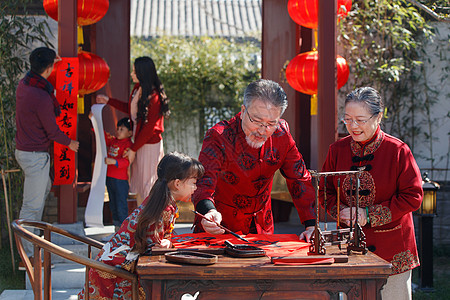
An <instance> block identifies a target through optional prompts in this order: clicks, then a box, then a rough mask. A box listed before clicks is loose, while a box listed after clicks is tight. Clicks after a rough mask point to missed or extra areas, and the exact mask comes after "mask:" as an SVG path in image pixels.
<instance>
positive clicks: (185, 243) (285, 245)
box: [172, 232, 310, 257]
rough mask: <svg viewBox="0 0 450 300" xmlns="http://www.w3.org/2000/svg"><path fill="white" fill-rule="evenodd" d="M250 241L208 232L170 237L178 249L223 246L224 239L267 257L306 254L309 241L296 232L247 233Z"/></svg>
mask: <svg viewBox="0 0 450 300" xmlns="http://www.w3.org/2000/svg"><path fill="white" fill-rule="evenodd" d="M245 238H246V239H247V240H249V241H250V243H245V242H243V241H241V240H240V239H238V238H236V237H234V236H233V235H231V234H221V235H211V234H209V233H205V232H202V233H186V234H181V235H177V236H173V237H172V243H173V246H174V247H175V248H179V249H199V248H205V247H206V248H223V247H225V241H226V240H228V241H230V242H231V243H232V244H235V245H237V244H245V245H251V246H256V247H259V248H262V249H264V251H265V252H266V255H267V256H269V257H275V256H276V257H280V256H283V257H288V256H307V255H308V254H307V253H308V251H309V245H310V244H309V243H307V242H304V241H300V240H299V239H298V235H296V234H270V235H269V234H248V235H246V236H245Z"/></svg>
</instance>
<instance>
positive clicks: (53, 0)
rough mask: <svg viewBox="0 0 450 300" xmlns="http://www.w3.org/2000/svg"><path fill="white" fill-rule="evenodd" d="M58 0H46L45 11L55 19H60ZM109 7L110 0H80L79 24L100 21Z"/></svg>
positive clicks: (78, 2)
mask: <svg viewBox="0 0 450 300" xmlns="http://www.w3.org/2000/svg"><path fill="white" fill-rule="evenodd" d="M58 1H59V0H44V3H43V5H44V9H45V12H46V13H47V14H48V15H49V16H50V17H51V18H52V19H53V20H55V21H58ZM108 8H109V0H78V1H77V24H78V25H79V26H85V25H91V24H94V23H97V22H98V21H100V20H101V19H102V18H103V17H104V16H105V14H106V12H107V11H108Z"/></svg>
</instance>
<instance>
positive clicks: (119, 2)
mask: <svg viewBox="0 0 450 300" xmlns="http://www.w3.org/2000/svg"><path fill="white" fill-rule="evenodd" d="M94 39H95V43H91V49H93V48H92V47H95V48H94V49H95V53H96V54H97V55H98V56H100V57H102V58H103V59H104V60H105V61H106V62H107V63H108V66H109V68H110V71H111V75H110V78H109V81H108V84H107V85H106V86H105V87H104V88H102V89H101V90H100V91H99V92H98V93H101V94H106V95H108V96H111V97H114V98H116V99H119V100H122V101H124V102H128V97H129V95H130V1H123V0H110V1H109V8H108V12H107V13H106V15H105V16H104V17H103V18H102V19H101V20H100V21H99V22H97V23H96V24H95V37H94ZM124 116H126V115H125V114H123V113H121V112H120V111H118V110H116V109H114V108H112V107H111V106H109V105H107V106H106V107H105V108H104V109H103V124H104V128H105V130H106V131H109V132H115V129H116V122H117V120H119V119H120V118H123V117H124Z"/></svg>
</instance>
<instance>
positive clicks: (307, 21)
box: [288, 0, 352, 29]
mask: <svg viewBox="0 0 450 300" xmlns="http://www.w3.org/2000/svg"><path fill="white" fill-rule="evenodd" d="M351 8H352V0H338V1H337V15H338V17H339V18H340V19H342V18H344V17H346V16H347V14H348V12H349V11H350V9H351ZM318 12H319V3H318V0H289V2H288V13H289V16H290V17H291V18H292V20H294V22H295V23H297V24H299V25H301V26H303V27H308V28H311V29H316V28H317V25H318V19H319V18H318Z"/></svg>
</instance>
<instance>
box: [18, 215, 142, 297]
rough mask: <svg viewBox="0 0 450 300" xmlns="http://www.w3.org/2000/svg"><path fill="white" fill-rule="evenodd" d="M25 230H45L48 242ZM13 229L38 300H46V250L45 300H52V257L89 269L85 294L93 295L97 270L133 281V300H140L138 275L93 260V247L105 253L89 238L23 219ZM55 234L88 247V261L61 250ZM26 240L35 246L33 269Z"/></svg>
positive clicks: (100, 245)
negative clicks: (91, 286) (91, 283)
mask: <svg viewBox="0 0 450 300" xmlns="http://www.w3.org/2000/svg"><path fill="white" fill-rule="evenodd" d="M23 226H27V227H34V228H39V229H41V230H43V231H44V238H41V237H39V236H37V235H36V234H34V233H32V232H30V231H28V230H27V229H25V228H24V227H23ZM12 227H13V230H14V237H15V239H16V244H17V250H18V252H19V255H20V257H21V258H22V261H23V263H24V264H25V267H26V271H27V274H28V277H29V279H30V283H31V286H32V288H33V293H34V299H36V300H37V299H39V300H40V299H42V261H41V257H42V249H44V299H46V300H50V299H51V298H52V284H51V253H53V254H56V255H58V256H61V257H63V258H65V259H68V260H71V261H73V262H76V263H79V264H82V265H84V266H86V275H85V284H84V290H85V291H89V270H90V269H91V268H93V269H97V270H100V271H103V272H107V273H111V274H113V275H115V276H118V277H121V278H125V279H127V280H129V281H131V283H132V299H133V300H137V299H138V298H139V292H138V288H139V286H138V277H137V275H136V274H134V273H131V272H128V271H126V270H124V269H121V268H118V267H113V266H110V265H107V264H104V263H102V262H99V261H96V260H95V259H93V258H92V247H95V248H98V249H102V248H103V244H102V243H100V242H98V241H96V240H94V239H91V238H88V237H83V236H79V235H76V234H73V233H71V232H68V231H66V230H64V229H61V228H58V227H56V226H53V225H51V224H49V223H46V222H40V221H30V220H24V219H19V220H14V221H13V222H12ZM52 232H53V233H56V234H59V235H61V236H64V237H67V238H70V239H73V240H76V241H78V242H81V243H83V244H86V246H87V248H88V257H84V256H81V255H78V254H76V253H73V252H72V251H69V250H67V249H64V248H63V247H61V246H58V245H56V244H54V243H52V242H51V235H52ZM22 238H23V239H25V240H27V241H29V242H31V243H33V245H34V255H33V259H34V261H33V265H32V264H31V261H30V259H29V257H28V256H27V255H26V253H25V250H24V248H23V244H22ZM33 267H34V268H33ZM85 297H86V299H89V294H88V293H85Z"/></svg>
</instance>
